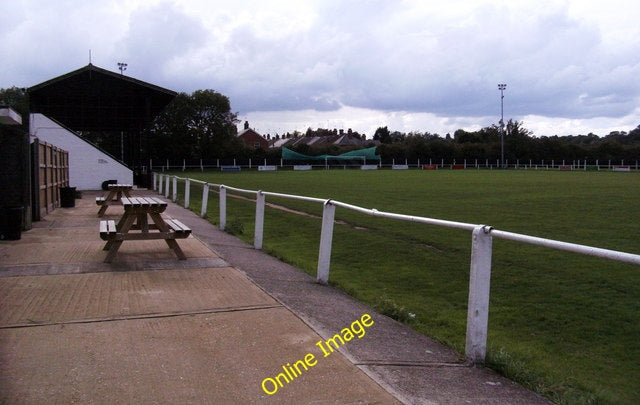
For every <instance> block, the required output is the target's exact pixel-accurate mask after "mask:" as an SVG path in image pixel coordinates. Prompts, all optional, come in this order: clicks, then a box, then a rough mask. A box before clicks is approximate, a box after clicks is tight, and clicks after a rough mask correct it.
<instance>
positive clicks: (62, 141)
mask: <svg viewBox="0 0 640 405" xmlns="http://www.w3.org/2000/svg"><path fill="white" fill-rule="evenodd" d="M29 128H30V130H29V131H30V133H31V135H32V136H35V137H37V138H38V139H39V140H40V141H41V142H47V143H50V144H52V145H54V146H57V147H58V148H61V149H64V150H66V151H68V152H69V186H71V187H76V188H77V189H78V190H100V189H101V186H102V182H103V181H105V180H117V181H118V183H127V184H133V171H132V170H131V169H129V168H127V167H126V166H125V165H123V164H122V163H120V162H118V161H117V160H116V159H114V158H113V157H111V156H109V155H107V154H106V153H104V152H102V151H100V150H99V149H98V148H96V147H95V146H93V145H92V144H90V143H89V142H87V141H85V140H83V139H82V138H80V137H79V136H78V135H76V134H75V133H73V132H71V131H69V130H67V129H66V128H63V127H61V126H60V125H59V124H58V123H57V122H55V121H53V120H51V119H49V118H47V117H46V116H44V115H42V114H31V122H30V127H29Z"/></svg>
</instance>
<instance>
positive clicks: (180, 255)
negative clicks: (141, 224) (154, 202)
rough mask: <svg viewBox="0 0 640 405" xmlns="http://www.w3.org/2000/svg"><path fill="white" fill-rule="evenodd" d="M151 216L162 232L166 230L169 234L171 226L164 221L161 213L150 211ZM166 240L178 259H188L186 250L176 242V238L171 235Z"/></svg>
mask: <svg viewBox="0 0 640 405" xmlns="http://www.w3.org/2000/svg"><path fill="white" fill-rule="evenodd" d="M149 216H150V217H151V219H152V220H153V222H154V223H155V224H156V226H157V227H158V229H159V230H160V232H165V233H167V234H168V233H170V232H171V231H170V230H169V226H168V225H167V224H166V223H165V222H164V220H163V219H162V217H161V216H160V214H158V213H157V212H150V213H149ZM164 241H165V242H167V245H169V248H170V249H171V250H173V252H174V253H175V254H176V256H178V259H180V260H187V256H185V254H184V252H183V251H182V249H181V248H180V245H178V242H176V240H175V239H173V238H170V237H169V238H167V239H165V240H164Z"/></svg>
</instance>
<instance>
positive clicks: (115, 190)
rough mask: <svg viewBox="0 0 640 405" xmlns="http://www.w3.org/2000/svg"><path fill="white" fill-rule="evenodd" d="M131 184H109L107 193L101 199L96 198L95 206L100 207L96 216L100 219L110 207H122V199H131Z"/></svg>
mask: <svg viewBox="0 0 640 405" xmlns="http://www.w3.org/2000/svg"><path fill="white" fill-rule="evenodd" d="M131 189H133V186H132V185H131V184H109V191H108V192H107V194H106V195H104V196H102V197H96V204H97V205H99V206H100V210H99V211H98V216H99V217H101V216H103V215H104V213H105V212H106V211H107V208H109V206H111V205H122V202H121V199H122V197H131Z"/></svg>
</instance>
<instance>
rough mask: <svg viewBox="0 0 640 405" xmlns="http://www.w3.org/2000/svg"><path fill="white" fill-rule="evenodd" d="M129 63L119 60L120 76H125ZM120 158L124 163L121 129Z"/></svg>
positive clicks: (121, 132)
mask: <svg viewBox="0 0 640 405" xmlns="http://www.w3.org/2000/svg"><path fill="white" fill-rule="evenodd" d="M127 66H128V65H127V64H126V63H124V62H118V69H120V76H124V71H125V70H127ZM120 160H121V161H122V162H123V163H124V132H123V131H120Z"/></svg>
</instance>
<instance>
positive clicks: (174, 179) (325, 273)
mask: <svg viewBox="0 0 640 405" xmlns="http://www.w3.org/2000/svg"><path fill="white" fill-rule="evenodd" d="M178 181H184V183H185V186H184V187H185V188H184V190H185V192H184V206H185V207H186V208H188V207H189V201H190V195H189V194H190V186H191V183H192V182H193V183H198V184H202V185H203V192H202V209H201V211H200V215H201V216H202V217H204V216H205V215H206V212H207V204H208V200H209V191H210V188H211V187H214V188H215V187H217V188H218V191H219V198H220V201H219V205H220V229H221V230H224V229H225V227H226V222H227V190H229V191H233V192H236V193H244V194H252V195H255V197H256V218H255V232H254V238H253V246H254V248H255V249H262V238H263V231H264V207H265V201H266V197H267V196H272V197H280V198H289V199H294V200H303V201H309V202H316V203H319V204H323V206H324V209H323V214H322V228H321V235H320V249H319V253H318V268H317V276H316V278H317V280H318V282H319V283H322V284H327V282H328V281H329V268H330V265H331V244H332V239H333V225H334V218H335V210H336V207H341V208H345V209H349V210H353V211H357V212H360V213H362V214H366V215H371V216H375V217H382V218H389V219H395V220H399V221H409V222H416V223H422V224H428V225H436V226H443V227H447V228H456V229H462V230H466V231H471V235H472V236H471V272H470V278H469V305H468V309H467V332H466V342H465V356H466V358H467V360H468V361H470V362H472V363H474V364H482V363H484V361H485V356H486V350H487V327H488V323H489V285H490V281H491V256H492V244H493V238H494V237H495V238H501V239H507V240H511V241H516V242H522V243H528V244H532V245H537V246H543V247H547V248H551V249H558V250H564V251H568V252H574V253H579V254H583V255H588V256H595V257H600V258H605V259H611V260H616V261H620V262H626V263H631V264H638V265H640V255H636V254H631V253H625V252H618V251H615V250H608V249H601V248H597V247H592V246H585V245H578V244H575V243H567V242H561V241H557V240H552V239H544V238H538V237H534V236H529V235H523V234H518V233H513V232H506V231H500V230H498V229H494V228H493V227H491V226H488V225H476V224H468V223H464V222H455V221H445V220H441V219H433V218H425V217H417V216H411V215H402V214H395V213H391V212H383V211H378V210H376V209H367V208H362V207H358V206H355V205H351V204H346V203H343V202H340V201H335V200H331V199H328V200H327V199H321V198H312V197H305V196H299V195H292V194H281V193H272V192H267V191H261V190H257V191H256V190H244V189H240V188H235V187H229V186H226V185H223V184H213V183H206V182H204V181H200V180H194V179H189V178H182V177H178V176H170V175H166V174H161V173H155V172H154V173H153V189H154V190H157V191H158V193H160V194H164V196H165V197H167V198H169V195H170V194H171V199H172V200H173V201H174V202H175V201H177V199H178ZM170 190H171V191H170Z"/></svg>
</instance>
